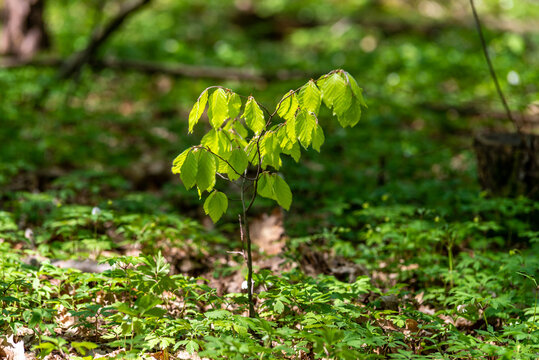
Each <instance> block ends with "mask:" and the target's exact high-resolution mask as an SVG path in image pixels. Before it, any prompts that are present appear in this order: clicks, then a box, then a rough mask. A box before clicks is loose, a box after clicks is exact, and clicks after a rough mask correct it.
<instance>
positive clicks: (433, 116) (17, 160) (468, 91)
mask: <svg viewBox="0 0 539 360" xmlns="http://www.w3.org/2000/svg"><path fill="white" fill-rule="evenodd" d="M125 3H126V2H125V1H117V0H114V1H112V0H107V1H105V0H91V1H69V0H58V1H48V2H46V5H45V12H44V18H45V23H46V25H47V28H48V31H49V33H50V38H51V42H52V47H51V48H50V49H49V50H47V51H44V52H41V53H39V54H38V55H37V56H36V58H35V59H46V58H50V57H59V58H62V59H65V58H67V57H69V56H70V55H72V54H73V53H74V52H76V51H80V50H82V49H84V48H85V46H86V45H87V44H88V41H89V38H90V34H91V33H92V31H93V30H94V29H95V28H97V27H99V26H100V25H102V24H106V23H107V22H108V21H109V20H110V19H111V18H113V17H114V16H115V14H116V13H117V12H118V11H119V9H120V8H121V6H122V5H125ZM477 7H478V11H479V14H480V16H481V19H482V21H483V24H484V31H485V35H486V38H487V43H488V49H489V51H490V53H491V56H492V58H493V62H494V64H495V67H496V69H497V73H498V76H499V78H500V82H501V86H502V88H503V90H504V92H505V94H506V97H507V98H508V101H509V105H510V107H511V108H512V110H513V111H514V112H515V114H516V115H517V117H519V116H520V115H522V116H525V117H532V116H533V115H534V112H535V114H536V113H537V107H538V106H539V105H538V101H539V95H538V94H539V90H538V84H539V50H538V47H539V27H538V26H537V25H538V19H539V3H538V2H537V1H534V0H527V1H526V0H522V1H513V0H483V1H477ZM96 57H97V58H108V57H114V58H117V59H126V60H144V61H152V62H155V63H157V64H164V65H166V64H188V65H195V66H210V67H234V68H240V69H245V70H255V71H259V72H262V73H269V74H280V73H283V72H285V71H289V72H295V73H299V75H298V76H297V77H294V78H292V79H285V78H281V79H280V78H278V77H277V78H276V79H273V80H271V81H255V82H253V81H230V80H225V79H206V80H204V79H190V78H182V77H173V76H168V75H164V74H153V75H149V74H144V73H139V72H136V71H118V70H117V69H107V68H105V69H100V70H99V71H96V70H95V69H92V68H90V67H88V66H86V67H84V69H83V71H82V72H81V74H80V76H78V77H77V78H75V79H73V78H70V79H68V80H67V81H59V80H58V79H57V78H56V74H57V71H58V69H57V68H52V67H42V66H35V67H34V66H23V67H18V68H1V69H0V88H1V89H2V90H1V92H0V121H1V126H0V144H1V152H0V154H1V157H0V186H1V187H0V189H1V193H0V196H1V201H2V204H3V206H5V207H12V206H13V203H14V201H16V200H17V196H19V195H20V194H21V193H24V192H47V194H50V196H51V197H53V198H55V199H57V200H58V201H60V202H73V203H83V204H88V205H99V204H100V203H102V202H104V201H106V200H108V199H125V198H127V197H133V196H142V197H143V198H145V199H147V201H146V200H145V201H144V203H145V206H148V207H149V208H152V207H153V208H159V209H161V210H163V211H167V212H168V211H173V212H177V213H181V214H185V215H189V216H193V217H200V216H201V213H202V211H201V204H200V203H199V201H198V198H197V195H196V194H195V193H193V192H187V191H185V189H184V188H183V186H182V185H181V183H180V181H179V179H178V178H175V177H173V176H172V175H171V174H170V165H171V161H172V159H173V158H174V157H175V156H176V155H177V154H178V153H179V152H180V151H181V150H183V149H184V148H186V147H187V146H189V145H191V144H195V143H198V142H199V140H200V137H201V136H202V134H203V133H204V129H203V128H200V129H199V131H197V132H195V134H194V135H192V136H187V121H186V120H187V114H188V111H189V110H190V107H191V106H192V104H193V103H194V101H195V100H196V98H197V96H198V95H199V93H200V92H201V91H202V90H203V89H204V88H206V87H207V86H210V85H216V84H219V85H224V86H227V87H230V88H232V89H234V90H235V91H236V92H238V93H240V94H245V95H249V94H253V95H255V96H256V97H257V99H259V100H260V101H262V102H264V103H265V104H266V105H267V106H268V107H273V106H274V105H275V104H276V102H277V101H278V100H279V99H280V98H281V96H282V94H283V93H285V92H286V91H288V90H289V89H291V88H297V87H298V86H299V85H301V84H303V83H304V82H305V81H307V80H308V79H309V78H311V77H312V78H315V77H317V76H319V75H320V74H323V73H326V72H328V71H330V70H332V69H336V68H343V69H345V70H347V71H348V72H350V73H352V74H353V75H354V76H355V77H356V79H358V82H359V84H360V86H361V87H363V89H364V94H365V97H366V100H367V102H368V105H369V108H368V109H367V110H366V111H365V112H364V114H363V117H362V120H361V123H360V124H359V126H357V127H356V128H354V129H347V130H346V131H344V130H342V129H338V128H337V127H336V126H335V124H333V123H331V122H330V121H329V119H330V117H329V114H325V118H324V119H323V121H324V124H323V126H324V127H325V129H326V144H324V147H323V149H322V154H318V153H313V152H311V151H309V152H307V153H306V154H305V155H304V158H303V161H302V162H301V163H300V164H296V163H293V162H291V161H287V162H286V164H285V166H284V167H283V169H282V172H283V174H284V176H285V177H286V179H287V181H288V182H289V183H290V184H291V187H292V191H293V193H294V195H295V198H294V203H293V206H292V210H291V212H290V214H288V215H287V221H288V223H289V224H292V226H289V227H288V228H287V231H289V232H290V233H292V234H301V233H303V232H304V231H313V230H316V229H320V228H321V227H324V226H328V225H342V224H344V225H346V222H347V218H346V216H345V215H346V213H347V210H353V209H354V208H361V207H362V206H364V204H365V203H367V202H389V203H402V202H404V203H412V204H415V205H418V206H429V207H439V208H440V209H443V210H442V211H443V212H445V213H447V215H450V214H451V209H452V205H454V203H455V201H456V200H455V199H457V198H458V201H463V200H462V199H469V201H473V199H474V198H476V197H477V196H478V194H479V191H480V189H479V186H478V183H477V175H476V169H475V166H476V165H475V164H476V163H475V157H474V154H473V151H472V146H471V144H472V140H473V134H474V132H476V131H480V130H481V129H497V130H510V131H512V130H513V125H512V124H511V123H510V122H509V121H507V119H505V117H504V112H503V108H502V107H501V103H500V101H499V99H498V98H497V95H496V92H495V88H494V86H493V84H492V81H491V79H490V77H489V74H488V69H487V66H486V63H485V60H484V57H483V54H482V52H481V47H480V42H479V38H478V36H477V33H476V30H475V27H474V23H473V18H472V16H471V10H470V7H469V2H468V1H467V0H455V1H451V2H447V1H433V0H421V1H420V0H417V1H404V0H402V1H401V0H371V1H369V0H324V1H321V0H297V1H285V0H257V1H254V0H234V1H232V0H204V1H198V0H183V1H177V0H176V1H173V0H155V1H151V2H150V3H149V4H148V5H147V6H146V7H144V8H142V9H140V10H139V11H138V12H136V13H135V14H133V15H132V16H130V17H129V18H128V19H127V20H126V21H125V23H124V24H123V26H122V27H120V28H119V29H118V30H117V31H116V32H115V33H114V34H113V36H112V37H111V38H109V39H108V40H107V41H106V42H105V43H104V44H103V46H102V47H100V48H99V50H98V53H97V54H96ZM43 89H47V91H44V90H43ZM44 93H45V95H43V94H44ZM36 99H37V100H39V102H40V104H39V105H40V106H38V107H36V106H35V105H36ZM535 116H537V115H535ZM268 205H269V203H266V202H264V201H263V200H260V201H258V202H257V207H256V211H259V212H262V211H268V210H269V209H268ZM230 213H231V214H233V213H234V212H233V211H232V212H230ZM234 219H235V218H234V216H232V215H230V217H229V220H231V221H234ZM222 226H224V227H226V221H225V222H223V225H222Z"/></svg>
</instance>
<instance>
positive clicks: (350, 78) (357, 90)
mask: <svg viewBox="0 0 539 360" xmlns="http://www.w3.org/2000/svg"><path fill="white" fill-rule="evenodd" d="M345 76H346V79H347V80H348V83H349V84H350V88H351V89H352V93H353V94H354V96H355V97H356V99H357V100H358V101H359V103H360V104H361V106H363V107H367V104H366V103H365V99H363V89H361V88H360V87H359V85H358V84H357V81H356V79H354V77H353V76H352V75H350V74H349V73H347V72H345Z"/></svg>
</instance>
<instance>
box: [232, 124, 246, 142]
mask: <svg viewBox="0 0 539 360" xmlns="http://www.w3.org/2000/svg"><path fill="white" fill-rule="evenodd" d="M233 128H234V130H235V131H236V133H237V134H238V135H239V136H241V137H242V138H244V139H245V138H246V137H247V136H248V135H249V133H248V132H247V129H246V128H245V126H243V124H242V123H241V122H239V121H236V122H235V123H234V126H233Z"/></svg>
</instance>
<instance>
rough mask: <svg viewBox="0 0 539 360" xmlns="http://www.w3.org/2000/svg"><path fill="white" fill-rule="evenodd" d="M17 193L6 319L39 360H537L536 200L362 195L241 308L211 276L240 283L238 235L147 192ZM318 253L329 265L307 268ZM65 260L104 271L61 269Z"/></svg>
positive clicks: (3, 287) (6, 217) (2, 216)
mask: <svg viewBox="0 0 539 360" xmlns="http://www.w3.org/2000/svg"><path fill="white" fill-rule="evenodd" d="M16 199H17V201H16V202H13V203H12V204H11V206H9V207H8V211H2V212H0V238H1V239H2V241H1V242H0V250H1V251H0V254H1V257H0V276H1V277H0V303H1V304H2V311H1V315H0V327H1V332H2V333H4V334H11V333H13V334H18V336H17V337H16V339H18V340H19V341H24V342H25V346H26V349H27V350H28V351H29V353H32V354H34V355H35V356H38V357H43V356H46V355H47V354H53V355H54V354H56V356H63V357H66V356H69V357H70V358H87V359H91V358H93V356H96V355H97V354H109V358H118V359H119V358H150V357H152V356H153V357H154V358H168V357H169V356H170V358H174V357H175V356H180V355H181V354H198V356H201V357H207V358H210V359H282V358H291V359H294V358H306V359H311V358H312V359H320V358H326V359H363V358H365V359H369V358H372V359H375V358H379V359H383V358H392V359H416V358H417V359H420V358H425V359H428V358H432V359H442V358H462V359H471V358H473V359H477V358H487V357H488V358H507V359H510V358H513V359H534V358H536V357H537V355H538V352H539V345H537V344H539V315H538V314H537V283H536V281H537V279H538V277H539V271H538V269H539V258H538V257H537V255H536V254H537V252H538V250H539V229H538V228H537V224H536V223H534V222H533V221H532V220H533V219H534V217H536V216H537V213H538V211H539V207H538V205H537V203H536V202H532V201H530V200H527V199H525V198H520V199H514V200H511V199H487V198H482V197H477V198H476V199H475V201H473V202H471V203H467V202H465V201H463V203H462V204H461V205H460V206H459V207H458V210H459V211H458V213H453V214H451V215H449V214H447V215H443V214H441V211H439V210H438V211H437V210H435V209H422V208H417V207H414V206H411V205H401V204H392V203H390V201H389V200H387V199H385V201H384V200H380V201H379V203H377V204H376V203H364V204H362V205H361V206H358V208H357V209H355V210H351V211H349V212H348V215H347V216H346V217H345V218H344V221H345V222H346V224H343V226H342V227H336V228H329V229H327V230H325V231H323V232H321V233H319V234H315V235H312V236H307V237H301V238H291V239H289V240H288V241H287V250H286V251H285V253H284V254H283V255H284V259H285V262H286V263H288V264H289V265H290V266H289V267H288V269H289V270H287V271H285V272H275V271H273V272H272V271H270V270H267V269H258V271H256V275H255V278H254V281H255V286H254V287H255V289H256V291H255V298H256V310H257V312H258V314H259V316H258V317H257V318H254V319H250V318H248V317H246V311H247V306H248V304H247V298H246V294H245V293H242V292H226V291H225V292H224V293H219V292H218V291H217V289H215V288H214V287H212V286H210V285H209V284H210V283H209V280H212V281H217V282H219V281H221V282H230V281H241V278H243V277H242V276H240V277H239V278H238V277H235V278H234V277H230V276H228V275H230V274H232V273H236V272H238V271H239V272H240V274H243V276H244V275H245V273H244V272H242V271H244V270H242V267H241V266H240V267H238V266H236V265H233V264H241V263H242V258H241V256H239V255H237V254H231V253H228V251H231V250H236V249H239V248H240V247H241V244H240V243H239V242H237V243H234V242H232V243H231V242H230V239H229V238H226V237H224V236H223V235H220V234H219V233H217V232H214V231H208V230H207V229H205V228H203V227H201V226H200V225H198V223H197V222H195V221H193V220H190V219H188V218H185V217H179V216H177V215H174V214H172V213H166V212H163V211H159V207H154V208H153V209H151V208H148V206H144V198H142V199H138V201H137V200H136V199H132V201H131V203H129V201H127V200H125V201H123V202H119V201H107V202H104V203H103V204H102V205H101V207H99V208H98V207H94V208H92V207H90V206H84V205H76V204H64V203H61V202H60V201H59V200H58V198H56V197H54V196H52V195H50V194H46V193H44V194H29V193H20V194H18V196H17V197H16ZM350 206H351V207H352V208H353V204H352V205H350ZM137 207H138V208H137ZM344 225H346V226H344ZM30 229H33V230H30ZM306 249H308V250H306ZM505 249H509V250H505ZM133 251H135V252H133ZM178 252H180V253H179V254H178ZM312 253H317V254H319V255H320V258H321V259H323V260H319V263H318V264H319V265H320V264H325V265H324V266H320V267H319V269H318V271H316V272H315V273H312V272H310V273H309V275H307V274H306V273H307V272H306V270H305V266H304V263H305V259H309V257H310V256H312ZM131 254H133V255H131ZM68 259H77V260H78V261H80V260H82V259H95V260H96V264H98V263H100V264H101V266H105V268H104V269H101V270H100V271H101V272H97V273H88V272H81V271H79V270H76V269H73V268H65V267H58V266H56V265H59V263H58V260H64V261H65V260H68ZM186 259H189V262H190V265H189V266H186V265H185V260H186ZM214 260H218V261H214ZM232 260H234V261H232ZM307 262H309V260H307ZM55 264H56V265H55ZM302 264H303V265H302ZM339 264H340V265H339ZM342 264H346V267H345V266H343V265H342ZM343 268H344V269H345V270H344V271H342V269H343ZM339 269H341V271H339ZM346 269H348V270H346ZM237 279H240V280H237ZM236 288H237V289H240V288H241V287H240V286H237V287H236ZM192 356H195V355H192Z"/></svg>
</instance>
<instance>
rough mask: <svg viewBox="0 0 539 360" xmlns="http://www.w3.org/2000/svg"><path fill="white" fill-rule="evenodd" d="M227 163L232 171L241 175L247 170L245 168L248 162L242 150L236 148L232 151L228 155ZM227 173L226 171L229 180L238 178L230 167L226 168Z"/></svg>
mask: <svg viewBox="0 0 539 360" xmlns="http://www.w3.org/2000/svg"><path fill="white" fill-rule="evenodd" d="M228 162H229V163H230V165H232V167H233V168H234V170H236V171H237V172H238V173H240V174H243V172H244V171H245V169H247V166H248V165H249V160H248V159H247V154H246V153H245V151H243V149H240V148H236V149H234V150H232V153H231V154H230V158H229V159H228ZM228 168H229V171H227V174H228V178H229V179H230V180H236V179H238V178H239V177H240V175H239V174H237V173H236V171H234V170H233V169H232V168H230V166H229V167H228Z"/></svg>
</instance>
